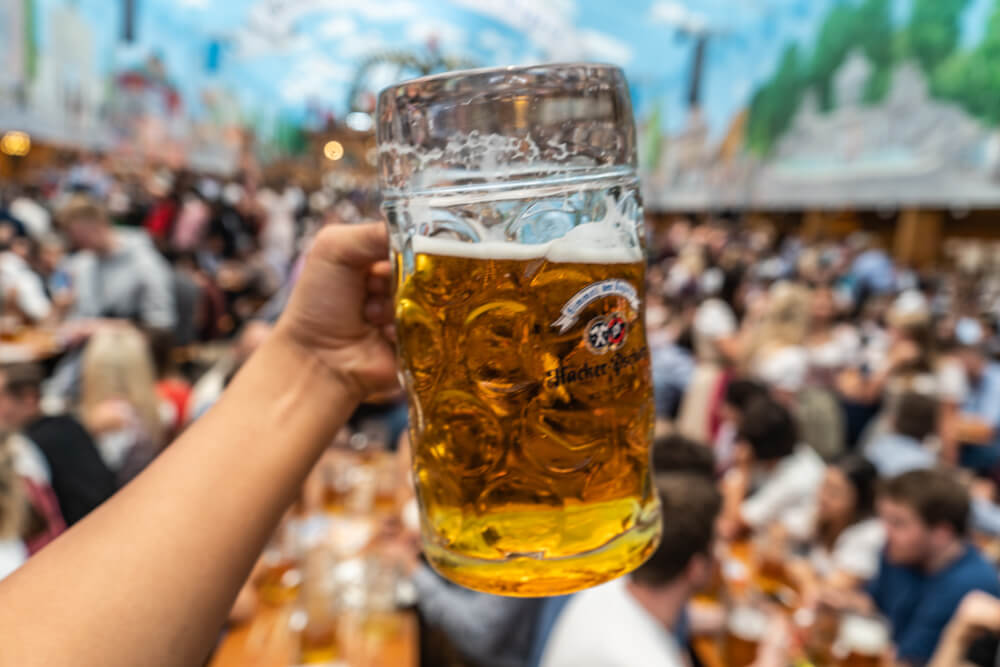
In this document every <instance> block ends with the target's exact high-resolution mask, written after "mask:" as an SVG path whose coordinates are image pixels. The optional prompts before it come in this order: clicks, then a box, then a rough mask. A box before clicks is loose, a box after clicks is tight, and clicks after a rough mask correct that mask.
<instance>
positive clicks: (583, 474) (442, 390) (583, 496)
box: [377, 64, 660, 596]
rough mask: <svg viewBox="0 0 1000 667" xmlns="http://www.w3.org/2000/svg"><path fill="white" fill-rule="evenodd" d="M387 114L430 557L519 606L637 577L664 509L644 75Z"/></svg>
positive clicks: (507, 89) (540, 71) (434, 96)
mask: <svg viewBox="0 0 1000 667" xmlns="http://www.w3.org/2000/svg"><path fill="white" fill-rule="evenodd" d="M377 113H378V119H377V121H378V122H377V135H378V165H379V178H380V185H381V187H382V193H383V199H384V203H383V208H384V211H385V213H386V217H387V219H388V223H389V228H390V236H391V246H392V258H393V261H394V263H395V271H396V276H395V282H396V284H395V307H396V327H397V334H398V340H399V344H398V345H399V355H400V359H401V365H402V371H401V374H402V379H403V382H404V384H405V386H406V391H407V394H408V398H409V406H410V435H411V439H412V448H413V473H414V477H415V480H414V481H415V485H416V490H417V494H418V498H419V503H420V508H421V526H422V534H423V542H424V552H425V555H426V557H427V559H428V560H429V562H430V563H431V565H432V566H433V567H434V568H435V569H437V571H438V572H440V573H441V574H442V575H444V576H445V577H447V578H449V579H451V580H452V581H455V582H457V583H459V584H462V585H464V586H466V587H468V588H472V589H476V590H480V591H485V592H489V593H498V594H506V595H515V596H534V595H557V594H562V593H569V592H572V591H576V590H579V589H582V588H586V587H588V586H593V585H595V584H599V583H601V582H604V581H606V580H609V579H612V578H614V577H617V576H619V575H622V574H624V573H626V572H628V571H630V570H633V569H635V568H636V567H637V566H638V565H640V564H641V563H642V562H643V561H644V560H645V559H646V558H647V557H648V556H649V555H650V554H651V553H652V551H653V550H654V549H655V547H656V545H657V542H658V540H659V533H660V510H659V502H658V499H657V496H656V493H655V491H654V488H653V484H652V477H651V472H650V444H651V439H652V434H653V423H654V410H653V399H652V387H651V376H650V361H649V350H648V348H647V345H646V334H645V329H644V321H643V300H644V297H645V253H644V227H643V218H642V206H641V202H640V197H639V187H638V181H637V178H636V153H635V126H634V122H633V120H632V109H631V102H630V100H629V95H628V89H627V86H626V82H625V77H624V75H623V74H622V72H621V71H620V70H619V69H617V68H614V67H609V66H603V65H587V64H574V65H556V66H540V67H523V68H506V69H492V70H474V71H469V72H457V73H450V74H443V75H438V76H430V77H425V78H422V79H417V80H415V81H410V82H406V83H402V84H400V85H397V86H394V87H391V88H388V89H386V90H384V91H382V93H381V94H380V95H379V101H378V112H377Z"/></svg>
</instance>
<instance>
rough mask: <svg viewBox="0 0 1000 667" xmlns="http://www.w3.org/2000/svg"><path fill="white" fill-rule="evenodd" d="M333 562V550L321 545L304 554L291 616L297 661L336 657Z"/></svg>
mask: <svg viewBox="0 0 1000 667" xmlns="http://www.w3.org/2000/svg"><path fill="white" fill-rule="evenodd" d="M335 564H336V563H335V558H334V555H333V551H332V550H331V549H330V548H329V547H328V546H327V545H324V544H315V545H313V546H312V547H310V548H309V549H308V551H307V552H306V554H305V556H304V563H303V580H302V590H301V593H300V595H299V605H298V606H299V608H298V609H297V610H296V613H295V615H293V624H294V625H296V626H298V627H295V628H294V629H295V630H297V633H298V639H299V651H298V660H299V664H302V665H320V664H322V665H325V664H331V663H332V662H333V661H334V660H336V659H338V658H339V657H340V653H341V650H340V634H339V627H338V625H339V612H340V609H339V608H338V599H337V598H338V591H337V587H336V580H335V579H334V576H333V574H334V567H335Z"/></svg>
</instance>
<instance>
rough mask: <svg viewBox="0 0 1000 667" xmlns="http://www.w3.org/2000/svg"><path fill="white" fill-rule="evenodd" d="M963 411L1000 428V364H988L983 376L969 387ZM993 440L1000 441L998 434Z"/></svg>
mask: <svg viewBox="0 0 1000 667" xmlns="http://www.w3.org/2000/svg"><path fill="white" fill-rule="evenodd" d="M962 411H963V412H966V413H968V414H970V415H975V416H976V417H979V418H980V419H982V420H983V421H985V422H986V423H987V424H989V425H990V426H992V427H993V428H994V429H997V427H998V426H1000V364H998V363H996V362H993V361H991V362H990V363H988V364H986V368H985V369H984V370H983V374H982V376H981V377H980V378H979V380H978V381H977V382H974V383H972V385H971V386H970V387H969V395H968V396H967V397H966V399H965V403H963V404H962ZM993 439H994V442H997V441H1000V437H998V435H996V434H995V435H994V438H993Z"/></svg>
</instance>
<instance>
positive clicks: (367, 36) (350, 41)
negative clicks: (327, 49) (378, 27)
mask: <svg viewBox="0 0 1000 667" xmlns="http://www.w3.org/2000/svg"><path fill="white" fill-rule="evenodd" d="M386 46H387V45H386V42H385V40H384V39H383V38H382V35H381V34H380V33H378V32H376V31H374V30H369V31H368V32H363V33H354V34H352V35H348V36H347V37H344V38H343V39H340V40H339V41H338V42H337V43H336V44H335V45H334V46H333V47H331V48H332V49H333V53H332V55H333V56H336V57H338V58H358V57H361V56H367V55H369V54H371V53H373V52H375V51H379V50H382V49H384V48H386Z"/></svg>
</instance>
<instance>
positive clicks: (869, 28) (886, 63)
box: [852, 0, 894, 104]
mask: <svg viewBox="0 0 1000 667" xmlns="http://www.w3.org/2000/svg"><path fill="white" fill-rule="evenodd" d="M852 32H853V34H854V39H855V40H856V42H855V44H856V46H857V47H860V48H861V50H862V51H863V52H864V54H865V57H866V58H868V62H869V63H871V66H872V72H871V75H870V76H869V78H868V82H867V83H866V84H865V90H864V95H863V98H862V99H863V101H864V102H865V103H866V104H877V103H878V102H881V101H882V100H883V99H885V96H886V94H887V93H888V92H889V86H890V84H891V83H892V66H893V55H894V54H893V41H892V8H891V7H890V5H889V0H865V2H863V3H862V4H861V5H860V6H859V7H858V8H857V10H856V11H855V13H854V25H853V26H852Z"/></svg>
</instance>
